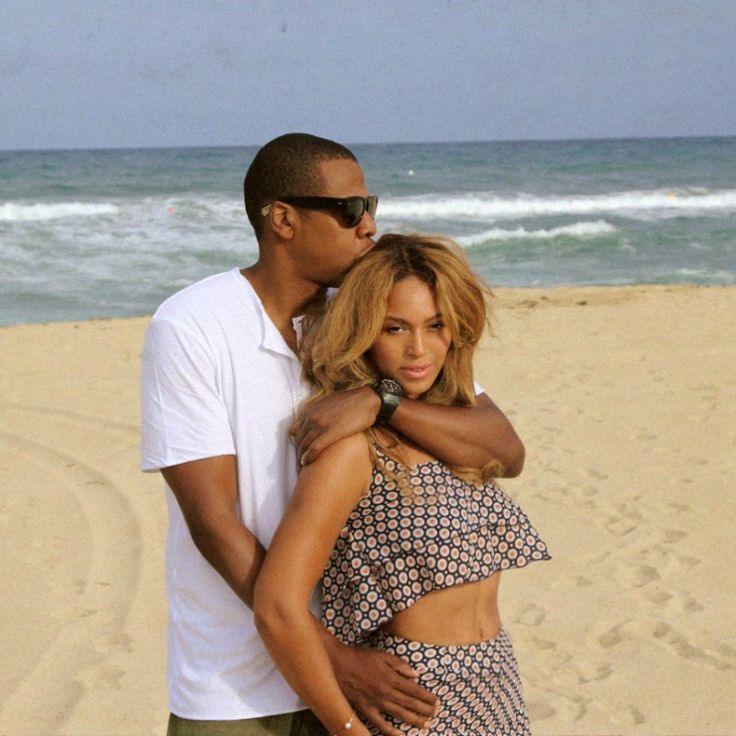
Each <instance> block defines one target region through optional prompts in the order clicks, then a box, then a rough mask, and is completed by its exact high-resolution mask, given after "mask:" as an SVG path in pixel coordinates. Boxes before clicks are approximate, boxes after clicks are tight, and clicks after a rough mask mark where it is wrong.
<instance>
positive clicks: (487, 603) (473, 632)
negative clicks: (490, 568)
mask: <svg viewBox="0 0 736 736" xmlns="http://www.w3.org/2000/svg"><path fill="white" fill-rule="evenodd" d="M500 580H501V573H500V572H496V573H494V574H493V575H492V576H491V577H489V578H486V579H485V580H479V581H478V582H476V583H465V584H464V585H455V586H453V587H451V588H443V589H442V590H435V591H433V592H431V593H427V595H425V596H423V597H422V598H420V599H419V600H418V601H417V602H416V603H414V604H413V605H412V606H410V607H409V608H407V609H406V610H404V611H401V612H400V613H397V614H396V615H394V617H393V618H392V619H391V620H390V621H387V622H386V623H385V624H384V625H383V626H382V627H381V628H382V629H383V630H384V631H385V632H387V633H389V634H393V635H394V636H400V637H401V638H402V639H413V640H414V641H421V642H424V643H425V644H436V645H438V646H453V645H459V646H461V645H465V644H476V643H478V642H481V641H487V640H489V639H493V638H495V637H496V636H497V635H498V632H499V630H500V628H501V619H500V616H499V613H498V585H499V583H500Z"/></svg>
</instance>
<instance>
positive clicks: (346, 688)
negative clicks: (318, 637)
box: [328, 645, 437, 736]
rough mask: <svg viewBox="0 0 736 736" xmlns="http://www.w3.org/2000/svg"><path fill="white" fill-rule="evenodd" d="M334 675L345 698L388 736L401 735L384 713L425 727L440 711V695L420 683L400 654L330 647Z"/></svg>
mask: <svg viewBox="0 0 736 736" xmlns="http://www.w3.org/2000/svg"><path fill="white" fill-rule="evenodd" d="M328 652H329V655H330V661H331V663H332V667H333V669H334V671H335V677H336V678H337V681H338V683H340V687H341V688H342V691H343V692H344V693H345V697H346V698H347V699H348V700H349V701H350V703H351V704H352V705H353V707H354V708H355V709H356V710H358V711H360V712H361V713H362V714H363V715H364V716H365V717H366V718H367V719H368V720H369V721H370V722H371V723H372V724H373V725H374V726H376V727H377V728H379V729H380V730H381V732H382V733H384V734H386V736H402V732H401V731H399V730H398V729H396V728H394V727H393V726H391V725H390V724H389V723H388V722H387V721H386V719H385V718H384V717H383V714H384V713H385V714H389V715H391V716H393V717H394V718H397V719H399V720H400V721H403V722H404V723H407V724H409V725H411V726H415V727H416V728H425V727H426V724H427V721H428V720H429V719H431V718H432V716H433V715H434V714H435V713H436V710H437V696H435V695H433V694H432V693H430V692H428V691H427V690H425V689H424V688H423V687H421V686H420V685H418V684H417V682H416V680H417V677H418V674H419V673H417V672H415V671H414V670H413V669H412V668H411V667H410V666H409V665H408V664H407V663H406V662H404V661H403V660H402V659H400V658H399V657H395V656H393V655H392V654H388V653H386V652H379V651H377V650H375V649H360V648H357V647H347V646H344V645H339V646H331V647H329V648H328Z"/></svg>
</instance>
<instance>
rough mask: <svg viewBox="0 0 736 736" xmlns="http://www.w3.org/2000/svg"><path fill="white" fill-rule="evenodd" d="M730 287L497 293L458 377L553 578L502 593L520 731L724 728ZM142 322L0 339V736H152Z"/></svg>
mask: <svg viewBox="0 0 736 736" xmlns="http://www.w3.org/2000/svg"><path fill="white" fill-rule="evenodd" d="M734 315H736V288H729V287H703V288H700V287H622V288H601V289H555V290H526V289H525V290H499V291H498V298H497V321H496V328H497V333H498V339H495V340H491V341H488V342H487V343H486V344H485V345H484V347H483V349H482V351H481V352H480V355H479V359H478V364H477V366H478V379H479V380H480V382H481V383H482V384H483V385H484V386H485V387H486V389H487V391H488V393H489V394H490V395H491V396H492V397H494V398H495V399H496V400H497V402H498V403H499V404H500V405H501V406H502V407H503V408H504V409H505V410H506V411H507V413H508V414H509V415H510V416H511V417H512V419H513V421H514V423H515V425H516V427H517V429H518V430H519V433H520V434H521V436H522V437H523V439H524V440H525V443H526V446H527V463H526V468H525V470H524V473H523V474H522V475H521V476H520V477H519V478H516V479H513V480H509V481H507V482H505V484H504V486H505V488H506V490H507V491H508V492H509V493H510V494H511V495H512V496H514V497H515V498H516V499H517V500H519V501H520V502H521V503H522V505H523V506H524V508H525V509H526V511H527V512H528V513H529V515H530V516H531V518H532V520H533V521H534V523H535V524H536V526H537V528H538V529H539V530H540V532H541V533H542V534H543V536H544V538H545V539H546V540H547V542H548V543H549V545H550V548H551V551H552V553H553V555H554V559H553V560H552V561H551V562H548V563H542V564H536V565H533V566H530V567H529V568H526V569H525V570H523V571H511V572H508V573H506V574H505V581H504V584H503V585H502V613H503V617H504V620H505V624H506V627H507V628H508V630H509V631H510V633H511V635H512V637H513V639H514V642H515V646H516V649H517V654H518V657H519V660H520V664H521V668H522V672H523V676H524V682H525V686H526V691H527V698H528V701H529V705H530V713H531V716H532V722H533V726H534V730H535V733H536V734H537V736H544V735H545V734H549V735H552V734H581V735H582V734H600V735H603V734H679V735H681V736H684V735H685V734H724V735H725V734H733V733H734V732H736V704H735V703H736V698H734V696H733V693H736V627H735V626H734V620H735V618H736V617H735V616H734V614H733V608H734V606H735V605H736V576H735V575H734V573H733V569H734V557H735V556H736V555H735V552H734V549H735V545H734V543H733V536H734V534H733V526H734V519H735V518H736V501H735V500H734V482H733V478H734V470H735V468H734V466H735V465H736V371H735V370H734V365H735V364H736V329H735V328H734V326H733V324H734ZM145 324H146V320H145V319H127V320H98V321H91V322H83V323H78V324H50V325H29V326H16V327H10V328H3V329H0V365H1V366H2V369H1V370H0V388H1V390H0V396H1V397H2V398H1V399H0V467H1V468H2V471H1V472H2V475H1V476H0V477H1V478H2V493H1V494H0V556H1V557H0V564H1V567H0V569H1V570H2V573H1V574H2V591H3V607H2V608H3V613H2V628H1V630H0V651H2V653H3V656H2V660H3V666H2V668H1V669H0V693H1V695H0V703H1V705H0V734H3V735H7V736H23V735H25V734H34V736H37V735H40V736H49V735H56V734H68V735H70V736H87V735H90V736H91V735H95V736H97V735H102V734H106V735H108V736H117V735H119V736H127V735H130V736H133V735H135V736H138V735H140V734H156V735H159V736H161V735H162V734H164V732H165V723H166V718H167V710H166V692H165V623H166V604H165V595H164V587H163V545H164V535H165V526H166V511H165V506H164V497H163V491H162V487H161V481H160V479H159V477H158V476H150V475H148V476H145V475H143V474H141V473H139V472H138V470H137V453H138V449H137V447H138V399H137V382H138V363H139V352H140V346H141V341H142V336H143V331H144V329H145Z"/></svg>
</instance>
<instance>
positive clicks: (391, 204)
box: [379, 189, 736, 221]
mask: <svg viewBox="0 0 736 736" xmlns="http://www.w3.org/2000/svg"><path fill="white" fill-rule="evenodd" d="M710 211H736V190H734V189H723V190H717V191H710V192H707V191H706V192H703V191H702V190H697V191H696V190H682V189H662V190H654V191H636V190H633V191H627V192H612V193H610V194H601V195H569V196H554V195H551V196H548V197H539V196H532V195H526V194H519V195H518V196H516V197H513V198H512V197H508V196H506V197H503V196H496V195H494V194H492V193H475V194H463V195H450V196H441V195H425V196H419V197H403V198H395V199H388V198H387V199H385V200H381V203H380V205H379V216H380V217H387V218H391V219H410V220H441V219H449V220H480V221H484V220H485V221H496V220H503V219H519V218H522V217H537V216H543V215H590V214H598V213H611V214H616V215H619V216H621V217H631V218H635V219H639V218H642V219H659V218H668V217H673V216H679V217H696V216H699V215H701V214H702V213H705V212H710Z"/></svg>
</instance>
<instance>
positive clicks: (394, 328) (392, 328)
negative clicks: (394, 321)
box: [385, 325, 403, 335]
mask: <svg viewBox="0 0 736 736" xmlns="http://www.w3.org/2000/svg"><path fill="white" fill-rule="evenodd" d="M385 329H386V332H388V333H390V334H392V335H395V334H397V333H399V332H401V330H402V329H403V328H402V327H401V325H386V327H385Z"/></svg>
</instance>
